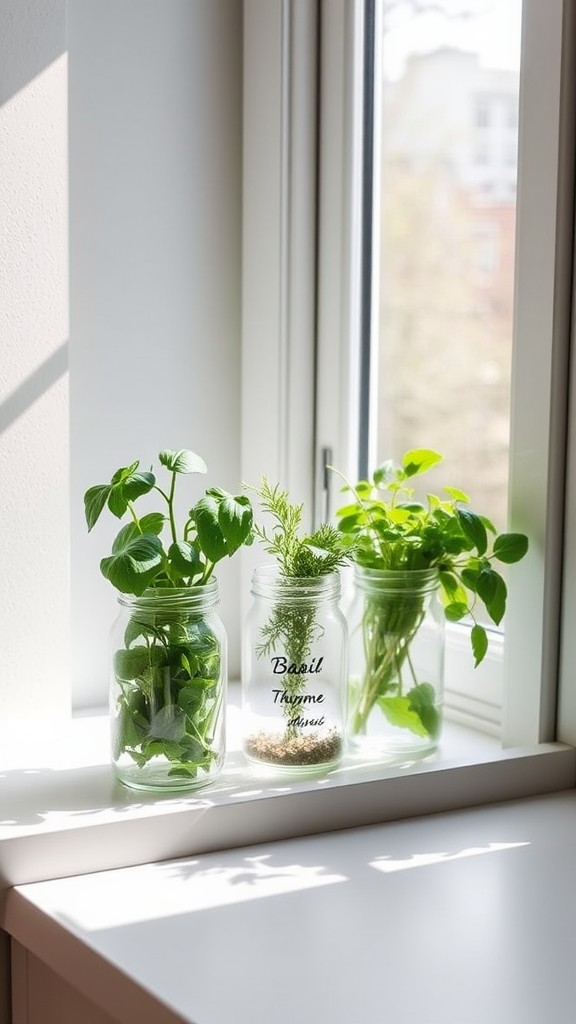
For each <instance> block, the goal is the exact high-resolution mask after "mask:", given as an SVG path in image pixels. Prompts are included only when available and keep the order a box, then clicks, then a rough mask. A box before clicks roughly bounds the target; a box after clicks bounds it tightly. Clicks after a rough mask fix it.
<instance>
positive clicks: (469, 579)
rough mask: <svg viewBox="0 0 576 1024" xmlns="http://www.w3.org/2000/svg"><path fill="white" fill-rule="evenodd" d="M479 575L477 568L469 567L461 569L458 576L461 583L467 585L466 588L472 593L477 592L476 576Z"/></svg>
mask: <svg viewBox="0 0 576 1024" xmlns="http://www.w3.org/2000/svg"><path fill="white" fill-rule="evenodd" d="M479 575H480V571H479V569H470V568H466V569H462V571H461V573H460V577H461V579H462V583H463V584H464V586H465V587H468V590H471V591H472V593H473V594H475V593H477V591H478V577H479Z"/></svg>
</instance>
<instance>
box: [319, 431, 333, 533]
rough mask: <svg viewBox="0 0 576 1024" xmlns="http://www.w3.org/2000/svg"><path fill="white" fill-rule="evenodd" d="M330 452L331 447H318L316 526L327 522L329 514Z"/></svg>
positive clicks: (330, 485)
mask: <svg viewBox="0 0 576 1024" xmlns="http://www.w3.org/2000/svg"><path fill="white" fill-rule="evenodd" d="M332 453H333V449H332V448H328V447H326V448H324V447H321V448H319V449H318V469H317V475H316V479H317V497H316V515H315V520H316V527H318V526H320V524H321V523H326V522H328V520H329V519H330V515H331V508H330V501H331V497H332V490H331V488H332V479H331V477H332V473H331V471H330V468H329V467H330V466H331V465H332Z"/></svg>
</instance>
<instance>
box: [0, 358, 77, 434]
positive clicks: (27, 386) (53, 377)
mask: <svg viewBox="0 0 576 1024" xmlns="http://www.w3.org/2000/svg"><path fill="white" fill-rule="evenodd" d="M67 372H68V342H67V341H64V342H63V343H62V344H61V345H60V346H59V347H58V348H57V349H56V350H55V351H54V352H52V353H51V355H49V356H48V358H47V359H45V360H44V362H43V363H40V366H38V367H37V368H36V369H35V370H34V372H33V373H31V374H30V375H29V376H28V377H26V379H25V380H24V381H22V383H21V384H19V386H18V387H17V388H16V389H15V390H14V391H13V392H12V394H10V395H8V397H7V398H5V399H4V401H2V402H0V434H1V433H3V432H4V431H5V430H7V429H8V427H9V426H11V424H12V423H14V421H15V420H17V419H18V417H19V416H22V414H23V413H25V412H26V410H27V409H29V408H30V406H31V405H33V404H34V402H36V401H37V400H38V399H39V398H41V397H42V395H43V394H44V392H46V391H48V389H49V388H51V387H52V385H53V384H55V383H56V381H57V380H59V379H60V377H63V376H64V374H65V373H67Z"/></svg>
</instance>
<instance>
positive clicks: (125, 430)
mask: <svg viewBox="0 0 576 1024" xmlns="http://www.w3.org/2000/svg"><path fill="white" fill-rule="evenodd" d="M66 22H67V24H66ZM67 45H68V49H69V73H70V80H69V104H67V82H66V74H67V67H66V63H67V58H66V47H67ZM241 53H242V4H241V3H240V2H239V0H163V2H162V3H160V2H158V0H122V3H119V2H117V0H74V2H73V3H69V4H68V5H66V3H65V2H64V0H30V2H27V3H26V4H22V3H21V2H20V0H3V2H2V4H1V6H0V88H1V95H0V100H1V103H2V105H1V106H0V161H1V166H0V171H1V173H0V221H1V231H0V328H1V342H0V344H1V349H0V469H1V472H2V486H1V489H0V507H1V526H2V528H1V530H0V668H1V671H0V707H1V709H2V712H1V713H2V717H5V716H6V715H9V716H10V715H16V714H18V713H22V712H23V713H26V714H29V713H34V714H38V715H41V716H46V715H48V714H54V715H62V714H64V713H66V710H67V707H68V700H69V693H70V683H71V680H72V682H73V689H74V698H75V701H76V703H77V704H78V705H80V706H88V705H91V704H93V703H97V702H102V701H103V700H104V699H105V697H106V693H107V685H108V679H107V644H108V631H109V626H110V623H111V620H112V618H113V617H114V615H115V614H116V602H115V594H114V591H113V590H112V588H111V587H110V585H109V584H107V583H106V582H105V581H104V580H103V579H102V577H101V576H100V573H99V568H98V563H99V561H100V558H101V557H103V556H104V555H105V554H107V553H108V550H109V546H110V542H111V539H112V537H113V535H114V533H115V532H116V531H117V529H118V522H117V521H116V520H115V521H114V522H113V523H112V522H107V523H104V521H103V522H102V524H100V523H99V524H98V526H97V527H96V529H95V530H94V532H93V533H92V534H91V535H90V536H89V537H88V535H87V531H86V526H85V523H84V517H83V502H82V497H83V494H84V491H85V490H86V488H87V487H89V486H90V485H92V484H94V483H99V482H105V481H106V480H108V479H109V477H110V475H111V473H112V472H113V471H114V470H115V469H116V468H117V467H118V466H120V465H123V464H125V463H127V462H129V461H132V460H134V459H136V458H140V459H141V460H142V462H143V463H144V464H148V463H149V462H150V461H152V460H153V459H155V457H156V455H157V453H158V451H159V450H161V449H162V448H166V447H168V448H180V447H190V448H193V449H195V450H197V451H199V452H200V453H201V454H202V455H203V456H204V458H205V459H206V460H207V462H208V467H209V475H208V477H207V478H204V477H196V478H182V479H181V491H182V500H181V504H180V508H181V510H183V511H186V510H187V509H188V508H189V507H190V505H192V504H193V503H194V502H195V501H196V500H197V498H198V497H199V496H200V494H201V493H203V490H204V487H205V486H208V485H210V484H216V483H217V484H220V485H221V486H223V487H226V488H229V489H231V490H237V489H239V488H240V485H241V481H240V381H239V378H240V243H241V213H240V206H241V173H240V163H241V99H242V88H241V79H242V66H241ZM67 106H69V111H68V110H67ZM68 134H69V140H68ZM68 141H69V177H70V202H69V206H68V183H67V178H68V166H67V143H68ZM68 213H69V248H70V319H71V325H70V345H69V348H70V413H69V410H68V377H67V361H68V344H67V339H68V323H67V320H68V266H67V263H68V261H67V232H68ZM109 518H110V517H109ZM69 565H70V569H69ZM219 577H220V581H221V585H222V591H223V592H224V600H223V602H222V615H223V618H224V620H225V623H226V626H227V628H228V633H229V637H230V646H231V652H232V659H231V666H230V667H231V672H232V673H238V671H239V654H238V647H239V630H240V621H239V612H238V596H239V594H238V590H239V572H238V566H237V565H234V564H233V563H232V564H230V565H228V566H225V567H223V569H222V571H221V572H220V573H219ZM70 587H71V589H70ZM70 593H71V606H72V615H71V622H72V652H73V658H72V671H71V672H70V668H69V661H70V657H69V652H70V611H69V597H70Z"/></svg>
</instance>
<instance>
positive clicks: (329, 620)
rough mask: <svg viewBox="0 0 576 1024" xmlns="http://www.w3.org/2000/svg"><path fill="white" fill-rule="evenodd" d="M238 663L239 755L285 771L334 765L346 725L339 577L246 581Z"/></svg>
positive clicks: (259, 575) (259, 576) (266, 570)
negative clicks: (248, 596)
mask: <svg viewBox="0 0 576 1024" xmlns="http://www.w3.org/2000/svg"><path fill="white" fill-rule="evenodd" d="M252 595H253V598H254V600H253V604H252V607H251V609H250V611H249V613H248V617H247V621H246V629H245V633H244V646H243V658H242V708H243V735H244V741H243V746H244V753H245V755H246V757H247V758H248V760H249V761H251V762H253V763H259V764H267V765H273V766H274V767H275V768H277V769H281V770H286V769H287V770H289V771H291V772H294V771H296V772H310V771H317V770H323V769H326V768H328V767H330V766H331V765H334V764H336V763H337V762H338V761H339V759H340V757H341V755H342V750H343V746H344V734H345V720H346V656H347V635H346V620H345V618H344V615H343V614H342V612H341V611H340V608H339V606H338V601H339V599H340V576H339V574H338V573H337V572H334V573H330V574H329V575H326V576H318V577H310V578H308V577H306V578H290V577H285V576H282V575H280V573H279V571H278V568H277V567H276V566H261V567H260V568H258V569H256V570H255V572H254V574H253V577H252Z"/></svg>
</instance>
